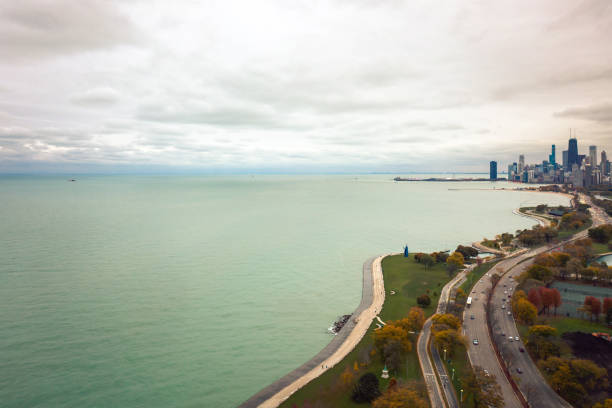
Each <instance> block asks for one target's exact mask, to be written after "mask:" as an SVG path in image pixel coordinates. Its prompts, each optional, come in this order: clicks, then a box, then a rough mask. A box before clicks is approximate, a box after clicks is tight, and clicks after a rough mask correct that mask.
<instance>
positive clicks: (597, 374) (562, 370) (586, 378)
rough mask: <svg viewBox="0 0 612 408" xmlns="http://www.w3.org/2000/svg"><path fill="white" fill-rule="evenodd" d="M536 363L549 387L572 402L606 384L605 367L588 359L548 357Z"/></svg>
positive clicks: (604, 386) (583, 397)
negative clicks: (546, 379)
mask: <svg viewBox="0 0 612 408" xmlns="http://www.w3.org/2000/svg"><path fill="white" fill-rule="evenodd" d="M538 365H539V366H540V369H541V370H542V372H543V373H545V375H546V377H547V378H548V380H549V383H550V385H551V387H552V388H553V389H554V390H555V391H557V393H559V395H561V396H562V397H563V398H565V399H566V400H567V401H569V402H571V403H573V404H576V403H578V402H580V401H584V399H585V398H587V397H588V395H589V394H590V393H593V392H597V391H599V390H602V389H605V388H606V387H607V386H608V377H607V371H606V369H605V368H602V367H599V366H598V365H597V364H595V363H593V362H592V361H590V360H581V359H571V360H568V359H564V358H560V357H549V358H547V359H546V360H542V361H540V362H539V363H538Z"/></svg>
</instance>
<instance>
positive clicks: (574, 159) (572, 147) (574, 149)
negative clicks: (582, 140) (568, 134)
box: [567, 137, 579, 170]
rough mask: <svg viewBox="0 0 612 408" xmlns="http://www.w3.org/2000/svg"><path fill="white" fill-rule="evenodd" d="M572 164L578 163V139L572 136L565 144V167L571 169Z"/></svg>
mask: <svg viewBox="0 0 612 408" xmlns="http://www.w3.org/2000/svg"><path fill="white" fill-rule="evenodd" d="M574 164H578V165H579V163H578V140H576V138H575V137H572V138H571V139H570V140H569V142H568V144H567V167H568V170H569V169H572V166H573V165H574Z"/></svg>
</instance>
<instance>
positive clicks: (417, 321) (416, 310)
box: [402, 306, 425, 332]
mask: <svg viewBox="0 0 612 408" xmlns="http://www.w3.org/2000/svg"><path fill="white" fill-rule="evenodd" d="M403 320H407V326H406V329H407V330H408V331H413V332H417V331H419V330H421V329H422V328H423V325H424V324H425V312H423V309H421V308H420V307H416V306H413V307H411V308H410V311H409V312H408V317H406V319H402V321H403Z"/></svg>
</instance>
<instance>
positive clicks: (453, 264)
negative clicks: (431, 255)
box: [446, 252, 464, 275]
mask: <svg viewBox="0 0 612 408" xmlns="http://www.w3.org/2000/svg"><path fill="white" fill-rule="evenodd" d="M463 262H464V259H463V255H462V254H461V253H460V252H453V253H452V254H451V255H450V256H449V257H448V258H447V259H446V267H447V270H448V273H449V274H451V275H452V274H453V273H455V272H456V271H457V270H459V268H461V267H463Z"/></svg>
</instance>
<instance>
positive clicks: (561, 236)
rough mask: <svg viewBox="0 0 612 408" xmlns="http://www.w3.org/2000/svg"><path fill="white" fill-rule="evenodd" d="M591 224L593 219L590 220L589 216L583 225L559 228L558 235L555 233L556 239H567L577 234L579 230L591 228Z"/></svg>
mask: <svg viewBox="0 0 612 408" xmlns="http://www.w3.org/2000/svg"><path fill="white" fill-rule="evenodd" d="M592 225H593V220H591V219H590V218H589V219H588V220H587V221H586V222H585V223H584V225H583V226H582V227H580V228H578V229H575V230H574V229H572V230H564V229H560V230H559V235H557V240H558V241H562V240H564V239H567V238H569V237H571V236H572V235H574V234H577V233H579V232H581V231H584V230H586V229H589V228H591V226H592Z"/></svg>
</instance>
